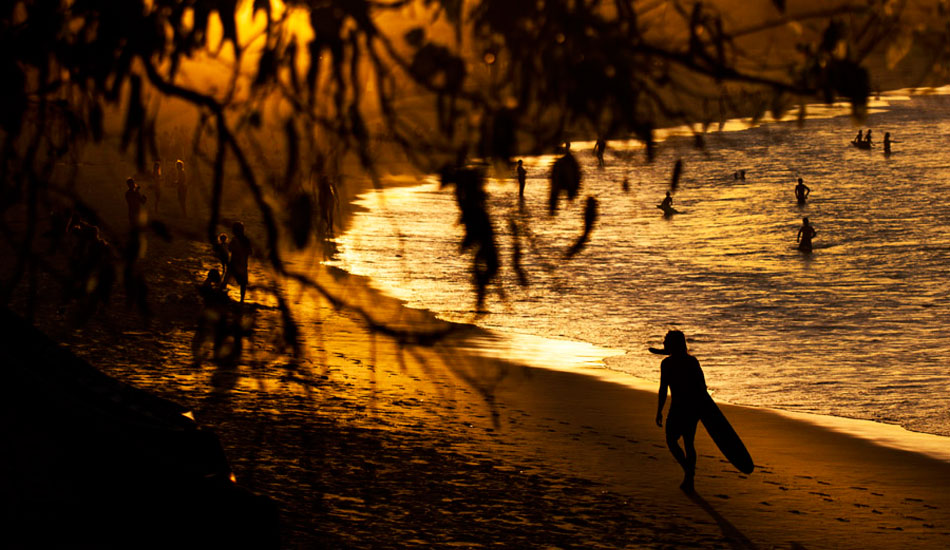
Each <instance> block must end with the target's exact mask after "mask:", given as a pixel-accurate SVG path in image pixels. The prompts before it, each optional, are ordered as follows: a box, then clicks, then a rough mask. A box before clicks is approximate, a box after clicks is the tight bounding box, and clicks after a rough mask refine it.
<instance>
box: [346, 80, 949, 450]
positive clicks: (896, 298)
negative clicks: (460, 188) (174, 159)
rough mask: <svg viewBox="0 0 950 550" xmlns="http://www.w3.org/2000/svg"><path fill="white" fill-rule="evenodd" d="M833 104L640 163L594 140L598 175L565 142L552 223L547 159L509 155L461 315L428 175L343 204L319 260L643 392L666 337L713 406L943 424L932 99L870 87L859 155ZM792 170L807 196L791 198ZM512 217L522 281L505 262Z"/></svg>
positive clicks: (850, 127) (942, 253) (943, 308)
mask: <svg viewBox="0 0 950 550" xmlns="http://www.w3.org/2000/svg"><path fill="white" fill-rule="evenodd" d="M846 113H847V111H846V110H845V109H838V110H836V109H824V110H823V111H822V113H821V114H822V116H823V118H816V119H809V120H808V121H806V123H805V124H804V126H799V124H797V123H796V122H795V121H794V120H790V121H785V122H769V123H766V124H761V125H758V126H756V127H749V126H748V125H746V124H743V123H741V122H740V123H736V122H733V123H730V124H728V125H727V127H726V130H727V131H714V132H710V133H709V134H707V135H706V148H705V149H704V150H697V149H696V148H695V147H693V143H694V141H693V139H692V138H690V137H680V136H677V135H675V134H676V132H672V133H671V136H670V137H668V138H667V139H666V140H665V141H664V142H663V143H662V144H661V147H660V152H659V155H658V156H657V158H656V160H655V161H654V162H653V163H650V164H648V163H647V162H646V161H645V158H644V155H643V151H642V147H641V146H640V145H639V144H637V143H632V142H631V143H618V142H611V143H610V144H609V147H608V153H607V166H606V168H604V169H600V168H598V166H597V162H596V160H595V158H594V157H593V155H592V154H591V151H590V149H591V146H592V143H575V144H574V147H573V150H574V152H575V155H576V157H577V159H578V161H579V162H580V164H581V166H582V169H583V172H584V181H583V188H582V194H581V198H580V199H579V200H578V201H576V202H575V203H572V204H571V203H568V204H564V205H562V208H561V210H560V211H559V212H558V213H557V214H556V215H555V216H550V215H548V213H547V208H546V204H547V202H546V201H547V188H548V184H547V179H548V177H549V174H550V165H551V163H552V162H553V160H554V158H555V157H553V156H547V157H533V158H525V159H524V160H525V166H526V168H527V170H528V183H527V192H526V199H525V201H524V204H523V205H519V202H518V198H517V194H518V193H517V183H516V182H515V181H514V179H513V171H512V173H510V174H509V173H507V172H505V173H495V174H492V175H493V178H492V179H491V180H490V181H489V183H488V185H487V187H486V190H487V192H488V193H489V196H490V204H491V209H492V213H493V220H494V226H495V230H496V238H497V241H498V245H499V247H500V249H501V250H502V254H503V256H504V263H505V269H503V271H502V273H501V275H500V277H499V282H498V283H497V284H496V285H495V287H494V288H493V289H492V292H491V294H490V295H489V297H488V301H487V304H486V307H485V309H486V311H485V312H483V313H480V314H476V312H475V311H474V307H475V294H474V292H473V287H472V283H471V275H470V257H469V255H468V254H465V253H462V252H460V250H459V242H460V239H461V235H462V229H461V227H459V226H458V225H457V220H458V209H457V207H456V206H455V202H454V196H453V190H452V189H451V188H443V189H440V187H439V185H438V183H437V182H436V181H435V180H425V179H421V180H420V184H419V185H417V186H412V187H400V188H393V189H386V190H384V191H381V192H371V193H368V194H366V195H363V196H362V197H360V199H359V201H358V202H359V204H361V205H362V206H364V207H365V208H366V210H365V211H363V212H360V213H358V214H357V215H356V216H355V218H354V220H353V223H352V226H351V228H350V229H349V231H348V232H347V233H346V234H345V235H343V236H342V237H341V238H340V239H339V240H338V246H339V253H338V254H337V255H336V257H335V258H334V259H333V260H332V262H331V263H333V264H335V265H337V266H340V267H342V268H344V269H346V270H348V271H351V272H353V273H357V274H360V275H367V276H369V277H370V278H371V279H372V280H373V282H374V284H375V285H376V286H378V287H379V288H380V289H381V290H383V291H385V292H387V293H389V294H392V295H394V296H397V297H399V298H402V299H404V300H406V301H407V302H408V304H409V305H410V306H412V307H420V308H425V309H429V310H432V311H434V312H436V313H438V314H439V315H440V316H441V317H443V318H445V319H448V320H453V321H460V322H471V323H476V324H478V325H480V326H484V327H486V328H489V329H493V330H496V331H498V332H500V333H503V334H509V335H515V336H517V335H535V336H541V337H545V338H551V339H558V340H570V341H575V342H586V343H589V344H591V345H593V346H596V347H597V348H602V349H604V352H603V355H604V356H607V355H611V356H610V357H607V359H606V360H605V365H606V366H605V367H603V368H607V369H611V370H614V371H619V372H622V373H627V374H629V375H630V376H632V377H636V378H637V379H639V380H641V381H646V382H648V383H651V382H655V381H656V380H658V378H659V373H658V365H659V358H658V357H657V356H654V355H651V354H649V353H648V352H647V351H646V348H647V347H648V346H651V345H653V346H657V345H660V343H661V342H662V338H663V335H664V334H665V333H666V331H667V330H668V329H671V328H678V329H680V330H683V331H684V332H685V333H686V335H687V338H688V342H689V346H690V350H691V352H692V353H693V354H694V355H695V356H696V357H697V358H698V359H699V360H700V363H701V364H702V366H703V370H704V371H705V374H706V380H707V384H708V385H709V388H710V390H711V391H712V392H713V394H714V396H715V397H716V398H717V399H718V400H723V401H727V402H730V403H735V404H741V405H751V406H764V407H770V408H776V409H782V410H786V411H791V412H812V413H818V414H822V415H832V416H839V417H846V418H857V419H865V420H872V421H876V422H883V423H888V424H896V425H900V426H903V427H905V428H907V429H910V430H914V431H920V432H927V433H931V434H938V435H950V96H948V95H940V94H934V95H925V96H907V95H900V94H894V95H891V96H886V97H882V98H880V99H879V100H878V101H876V102H875V103H874V109H873V110H872V112H871V114H870V115H869V116H868V118H867V119H866V121H864V122H863V127H865V128H867V127H870V128H873V129H874V136H875V141H876V142H877V146H876V147H875V148H874V149H873V150H871V151H861V150H857V149H855V148H853V147H851V146H850V145H849V143H848V142H849V141H850V140H851V138H852V137H853V136H854V135H855V134H856V133H857V129H858V127H857V126H855V123H854V121H853V120H852V119H851V118H850V117H849V116H847V114H846ZM885 131H888V132H890V133H891V136H892V138H893V139H894V140H895V141H896V143H895V144H894V146H893V149H894V153H893V154H892V155H890V156H889V157H885V156H884V154H883V152H882V147H881V145H880V143H881V140H882V139H883V137H884V132H885ZM676 159H682V160H683V163H684V171H683V176H682V179H681V180H680V184H679V186H678V189H677V190H676V192H675V194H674V200H675V203H674V206H675V207H676V208H677V209H679V210H680V211H681V212H682V213H681V214H679V215H676V216H674V217H673V218H672V219H665V218H664V217H663V216H662V215H661V212H660V210H658V209H657V208H656V205H657V204H658V203H659V202H660V201H661V200H662V198H663V196H664V193H665V192H666V191H667V190H668V189H669V182H670V175H671V173H672V167H673V164H674V162H675V161H676ZM739 169H744V170H746V179H745V180H744V181H740V180H736V179H734V177H733V173H734V172H735V171H736V170H739ZM798 177H802V178H803V179H804V181H805V184H806V185H808V186H809V187H810V188H811V198H810V200H809V202H808V204H807V205H806V206H804V207H799V206H798V205H797V204H796V202H795V198H794V194H793V188H794V185H795V182H796V179H797V178H798ZM624 178H627V180H628V183H629V191H627V192H625V191H624V189H623V185H622V182H623V180H624ZM586 196H594V197H596V198H597V199H598V201H599V205H600V216H599V219H598V223H597V225H596V227H595V229H594V231H593V233H592V235H591V240H590V242H589V243H588V245H587V246H586V248H585V249H584V250H583V251H582V252H581V253H580V254H578V255H577V256H576V257H574V258H573V259H571V260H566V259H565V258H564V253H565V252H566V250H567V249H568V248H569V247H570V246H571V244H572V243H573V241H574V239H576V238H577V236H578V235H580V233H581V230H582V227H583V198H584V197H586ZM803 216H808V217H809V218H810V219H811V222H812V224H813V225H814V226H815V228H816V229H817V231H818V234H817V236H816V238H815V250H814V252H813V253H811V254H810V255H805V254H803V253H801V252H799V251H798V250H797V249H796V248H795V236H796V234H797V232H798V228H799V226H800V225H801V219H802V217H803ZM513 224H514V225H516V226H518V227H519V228H520V232H521V234H522V244H523V255H522V262H523V265H524V268H525V270H526V272H527V276H528V280H529V285H528V286H520V285H519V284H518V280H517V277H516V276H515V273H514V272H513V271H512V270H511V269H510V266H511V253H512V236H511V230H510V227H511V226H512V225H513ZM570 349H571V348H570V347H563V346H552V347H551V351H550V353H551V354H559V353H570V351H569V350H570ZM607 350H610V351H607Z"/></svg>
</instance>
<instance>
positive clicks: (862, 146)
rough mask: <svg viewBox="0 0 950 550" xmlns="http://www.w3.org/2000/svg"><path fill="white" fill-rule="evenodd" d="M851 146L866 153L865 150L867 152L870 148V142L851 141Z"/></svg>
mask: <svg viewBox="0 0 950 550" xmlns="http://www.w3.org/2000/svg"><path fill="white" fill-rule="evenodd" d="M851 145H854V146H855V147H857V148H858V149H864V150H865V151H867V150H869V149H870V148H871V142H869V141H857V140H851Z"/></svg>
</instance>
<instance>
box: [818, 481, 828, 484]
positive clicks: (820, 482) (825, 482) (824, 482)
mask: <svg viewBox="0 0 950 550" xmlns="http://www.w3.org/2000/svg"><path fill="white" fill-rule="evenodd" d="M818 485H831V484H830V483H828V482H827V481H819V482H818Z"/></svg>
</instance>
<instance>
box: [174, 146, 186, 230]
mask: <svg viewBox="0 0 950 550" xmlns="http://www.w3.org/2000/svg"><path fill="white" fill-rule="evenodd" d="M175 188H176V189H177V190H178V205H179V206H180V207H181V215H182V216H186V217H187V216H188V176H187V175H186V174H185V163H184V162H183V161H181V160H177V161H175Z"/></svg>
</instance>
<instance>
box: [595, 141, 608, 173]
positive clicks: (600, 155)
mask: <svg viewBox="0 0 950 550" xmlns="http://www.w3.org/2000/svg"><path fill="white" fill-rule="evenodd" d="M606 152H607V142H606V141H604V138H597V141H596V142H595V143H594V156H596V157H597V165H598V166H600V167H601V168H603V167H604V153H606Z"/></svg>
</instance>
